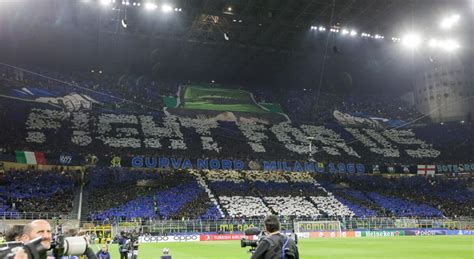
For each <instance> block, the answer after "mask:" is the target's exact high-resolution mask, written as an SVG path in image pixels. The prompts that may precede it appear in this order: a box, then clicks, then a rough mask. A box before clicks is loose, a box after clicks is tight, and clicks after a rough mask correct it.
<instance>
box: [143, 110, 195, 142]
mask: <svg viewBox="0 0 474 259" xmlns="http://www.w3.org/2000/svg"><path fill="white" fill-rule="evenodd" d="M139 118H140V122H141V126H142V131H143V134H144V135H145V140H144V141H143V142H144V144H145V147H149V148H161V147H162V145H161V143H160V139H162V138H168V139H170V142H171V146H170V148H171V149H187V147H186V144H185V143H184V137H183V133H182V132H181V130H180V125H179V122H178V120H177V119H178V117H176V116H173V115H167V116H165V117H164V118H163V127H159V126H157V124H156V123H155V121H154V120H153V117H152V116H145V115H143V116H139Z"/></svg>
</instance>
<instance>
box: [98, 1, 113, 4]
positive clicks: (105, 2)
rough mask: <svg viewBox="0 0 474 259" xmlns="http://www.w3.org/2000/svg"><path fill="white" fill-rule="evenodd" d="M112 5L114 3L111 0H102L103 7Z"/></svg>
mask: <svg viewBox="0 0 474 259" xmlns="http://www.w3.org/2000/svg"><path fill="white" fill-rule="evenodd" d="M111 3H112V1H111V0H100V4H101V5H109V4H111Z"/></svg>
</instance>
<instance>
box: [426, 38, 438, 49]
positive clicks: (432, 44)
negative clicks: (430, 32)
mask: <svg viewBox="0 0 474 259" xmlns="http://www.w3.org/2000/svg"><path fill="white" fill-rule="evenodd" d="M438 44H439V42H438V40H436V39H431V40H430V41H428V46H430V47H431V48H435V47H438Z"/></svg>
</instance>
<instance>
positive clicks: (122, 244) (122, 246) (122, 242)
mask: <svg viewBox="0 0 474 259" xmlns="http://www.w3.org/2000/svg"><path fill="white" fill-rule="evenodd" d="M127 242H128V237H127V235H126V233H125V232H124V231H121V232H120V237H119V238H118V247H119V253H120V259H127V258H128V248H127Z"/></svg>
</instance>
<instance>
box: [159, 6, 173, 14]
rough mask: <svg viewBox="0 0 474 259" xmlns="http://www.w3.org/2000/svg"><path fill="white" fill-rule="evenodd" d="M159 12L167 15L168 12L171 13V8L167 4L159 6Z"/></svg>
mask: <svg viewBox="0 0 474 259" xmlns="http://www.w3.org/2000/svg"><path fill="white" fill-rule="evenodd" d="M161 11H162V12H164V13H169V12H171V11H173V7H172V6H171V5H169V4H163V5H162V6H161Z"/></svg>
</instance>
